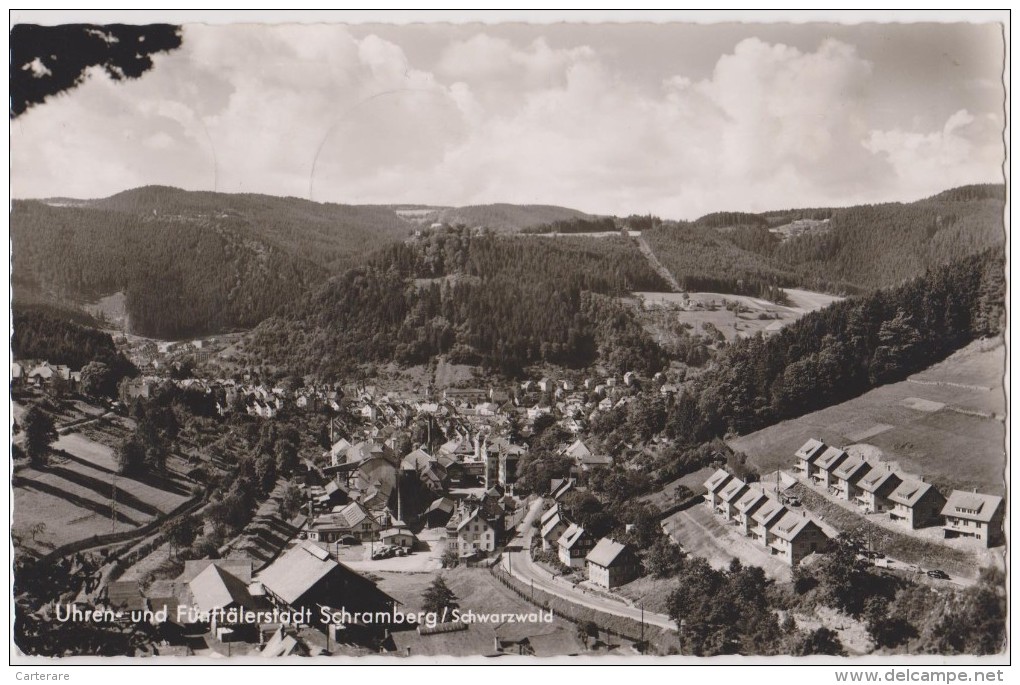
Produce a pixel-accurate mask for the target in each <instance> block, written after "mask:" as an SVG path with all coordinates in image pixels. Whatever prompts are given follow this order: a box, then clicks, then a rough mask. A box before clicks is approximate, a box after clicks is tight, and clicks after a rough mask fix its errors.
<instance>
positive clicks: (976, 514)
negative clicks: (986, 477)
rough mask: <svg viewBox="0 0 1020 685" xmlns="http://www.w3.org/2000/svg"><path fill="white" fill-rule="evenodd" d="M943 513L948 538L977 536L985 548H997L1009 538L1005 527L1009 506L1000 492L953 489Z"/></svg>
mask: <svg viewBox="0 0 1020 685" xmlns="http://www.w3.org/2000/svg"><path fill="white" fill-rule="evenodd" d="M942 516H943V517H944V518H945V522H944V523H943V525H942V529H943V533H944V535H945V537H947V538H959V537H966V538H973V539H974V540H978V541H979V542H981V543H982V544H984V545H985V547H997V546H998V545H1001V544H1003V543H1004V542H1005V541H1006V540H1005V533H1004V531H1003V527H1002V524H1003V519H1004V517H1005V507H1004V506H1003V500H1002V498H1001V497H998V496H996V495H985V494H982V493H979V492H967V491H966V490H953V492H952V493H950V495H949V499H947V500H946V504H945V506H943V507H942Z"/></svg>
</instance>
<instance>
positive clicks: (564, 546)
mask: <svg viewBox="0 0 1020 685" xmlns="http://www.w3.org/2000/svg"><path fill="white" fill-rule="evenodd" d="M556 546H557V549H558V555H559V558H560V562H561V563H562V564H563V565H564V566H569V567H571V568H584V565H585V559H586V558H587V556H588V553H589V552H591V550H592V548H594V546H595V540H594V539H593V538H592V536H591V535H589V534H588V533H586V532H585V530H584V528H582V527H581V526H579V525H577V524H576V523H571V524H570V525H569V526H568V527H567V529H566V530H565V531H563V535H561V536H560V539H559V541H557V543H556Z"/></svg>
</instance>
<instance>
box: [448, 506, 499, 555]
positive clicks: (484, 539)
mask: <svg viewBox="0 0 1020 685" xmlns="http://www.w3.org/2000/svg"><path fill="white" fill-rule="evenodd" d="M494 549H496V531H495V529H494V528H493V527H492V525H490V524H489V522H488V521H486V520H485V517H484V516H483V515H482V510H481V508H480V507H479V508H477V509H475V510H474V511H472V512H471V513H470V514H467V515H466V516H464V517H463V518H461V520H460V522H459V523H458V524H457V551H458V553H459V554H460V556H462V557H470V556H473V555H475V554H488V553H489V552H491V551H493V550H494Z"/></svg>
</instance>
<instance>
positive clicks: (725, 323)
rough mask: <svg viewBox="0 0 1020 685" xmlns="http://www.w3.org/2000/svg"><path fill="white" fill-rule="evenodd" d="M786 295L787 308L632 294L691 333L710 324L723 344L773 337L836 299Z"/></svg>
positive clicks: (711, 296) (744, 300)
mask: <svg viewBox="0 0 1020 685" xmlns="http://www.w3.org/2000/svg"><path fill="white" fill-rule="evenodd" d="M786 294H787V295H788V296H789V298H790V303H789V304H788V305H779V304H776V303H774V302H769V301H768V300H763V299H760V298H757V297H747V296H745V295H727V294H723V293H709V292H700V293H652V292H639V293H635V295H637V296H638V298H639V302H640V303H641V305H642V306H643V307H645V308H651V307H663V308H669V310H670V311H672V312H674V313H675V314H676V317H677V320H678V321H680V322H683V323H687V324H690V325H691V326H693V332H694V333H701V332H703V324H705V323H708V324H711V325H712V326H715V327H716V328H717V329H718V330H719V331H720V332H721V333H722V334H723V336H725V338H726V340H734V339H736V338H738V337H739V338H742V337H747V336H751V335H754V334H756V333H758V332H759V331H764V332H765V333H773V332H775V331H778V330H780V329H781V328H782V327H783V326H786V325H788V324H790V323H792V322H794V321H796V320H797V319H799V318H800V317H802V316H804V315H805V314H807V313H808V312H812V311H814V310H816V309H822V308H823V307H827V306H829V305H830V304H832V303H833V302H836V301H837V300H839V299H840V298H839V297H836V296H834V295H826V294H824V293H816V292H812V291H810V290H796V289H788V290H786ZM727 302H729V303H734V302H735V303H738V304H739V305H740V313H739V314H735V313H734V312H733V311H731V310H729V309H726V303H727Z"/></svg>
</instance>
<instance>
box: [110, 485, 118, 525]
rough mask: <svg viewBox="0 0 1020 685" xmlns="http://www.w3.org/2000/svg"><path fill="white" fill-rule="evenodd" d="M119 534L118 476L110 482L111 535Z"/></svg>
mask: <svg viewBox="0 0 1020 685" xmlns="http://www.w3.org/2000/svg"><path fill="white" fill-rule="evenodd" d="M116 532H117V474H113V479H112V480H111V481H110V533H111V534H112V533H116Z"/></svg>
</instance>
